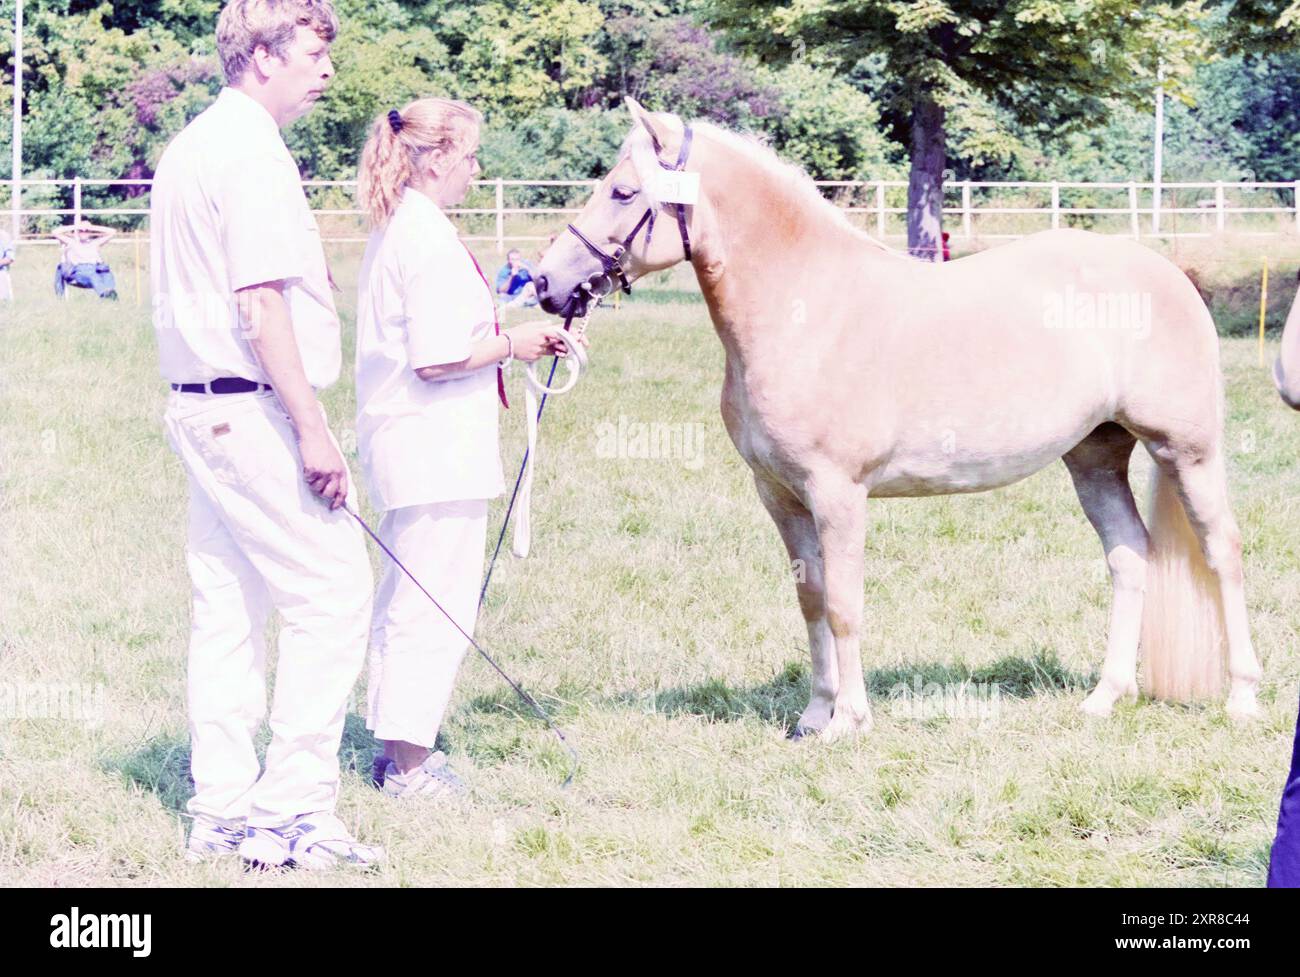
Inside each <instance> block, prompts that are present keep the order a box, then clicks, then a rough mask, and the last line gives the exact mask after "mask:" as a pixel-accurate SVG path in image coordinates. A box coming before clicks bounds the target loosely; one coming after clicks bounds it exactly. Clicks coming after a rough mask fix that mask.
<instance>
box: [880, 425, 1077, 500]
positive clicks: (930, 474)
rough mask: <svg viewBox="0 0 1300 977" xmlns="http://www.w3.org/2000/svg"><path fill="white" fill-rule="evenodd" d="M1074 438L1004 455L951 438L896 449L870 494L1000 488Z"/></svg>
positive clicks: (1054, 455)
mask: <svg viewBox="0 0 1300 977" xmlns="http://www.w3.org/2000/svg"><path fill="white" fill-rule="evenodd" d="M1078 441H1079V438H1078V437H1073V436H1072V437H1070V438H1063V439H1061V440H1060V441H1058V442H1053V443H1049V444H1042V445H1036V446H1035V447H1034V448H1033V449H1022V450H1019V451H1013V452H1010V453H1008V454H1004V455H993V454H989V453H975V452H962V451H960V450H959V449H958V448H957V446H956V445H955V444H948V445H944V444H943V443H941V444H940V445H939V446H938V448H937V450H928V451H923V452H902V453H898V452H896V453H895V454H894V455H893V457H891V458H890V460H889V462H888V463H887V464H886V465H885V466H884V467H883V468H882V469H880V470H879V471H878V472H877V473H876V476H875V477H874V478H873V479H872V483H871V495H872V497H877V498H890V497H894V498H897V497H902V496H924V495H955V494H958V493H962V492H984V491H986V490H988V489H995V488H1001V487H1002V486H1004V485H1010V484H1011V483H1012V482H1018V481H1020V480H1021V479H1022V478H1028V477H1029V476H1030V475H1032V474H1034V472H1036V471H1040V470H1041V469H1043V468H1045V467H1047V466H1048V465H1050V464H1051V463H1052V462H1054V461H1056V460H1057V459H1058V458H1060V457H1061V455H1063V454H1064V453H1065V452H1067V451H1069V450H1070V448H1072V447H1074V445H1075V444H1077V443H1078ZM945 447H947V448H948V450H947V451H945V450H944V448H945Z"/></svg>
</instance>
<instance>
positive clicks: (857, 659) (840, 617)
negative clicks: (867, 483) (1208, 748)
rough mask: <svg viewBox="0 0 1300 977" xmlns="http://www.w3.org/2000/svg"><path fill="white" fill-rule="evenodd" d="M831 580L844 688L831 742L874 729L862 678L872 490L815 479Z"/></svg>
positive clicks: (830, 607) (813, 497) (812, 490)
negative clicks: (868, 526) (865, 577)
mask: <svg viewBox="0 0 1300 977" xmlns="http://www.w3.org/2000/svg"><path fill="white" fill-rule="evenodd" d="M808 496H809V502H810V504H811V508H812V514H813V519H814V520H815V522H816V524H817V538H818V540H819V542H820V543H821V552H822V566H823V572H824V575H825V592H826V621H827V624H828V625H829V626H830V631H831V635H832V637H833V639H834V642H835V662H836V666H837V670H838V671H839V687H838V688H837V690H836V693H835V706H834V709H833V710H832V713H831V721H830V722H829V723H828V724H827V725H826V726H825V727H824V728H823V729H822V735H823V737H824V738H826V739H828V740H832V739H837V738H839V737H841V736H847V735H851V734H854V733H865V732H866V731H867V730H869V729H870V728H871V705H870V703H869V702H868V701H867V685H866V682H865V680H864V679H863V676H862V650H861V641H862V581H863V573H864V570H865V564H866V557H865V553H864V549H865V547H866V541H867V490H866V488H864V487H863V486H862V485H859V484H857V483H855V482H852V481H850V480H848V479H845V478H832V479H828V480H825V481H819V480H817V479H814V480H813V481H812V482H810V483H809V486H808Z"/></svg>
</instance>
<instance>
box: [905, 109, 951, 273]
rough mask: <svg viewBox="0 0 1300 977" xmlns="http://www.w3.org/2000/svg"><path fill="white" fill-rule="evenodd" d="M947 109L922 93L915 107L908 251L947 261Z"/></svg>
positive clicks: (908, 186) (933, 259)
mask: <svg viewBox="0 0 1300 977" xmlns="http://www.w3.org/2000/svg"><path fill="white" fill-rule="evenodd" d="M944 121H945V120H944V110H943V108H942V107H941V106H939V105H936V104H935V103H934V102H933V101H931V100H930V99H928V98H925V97H924V96H922V98H921V99H920V100H919V101H918V102H917V103H916V105H915V107H914V108H913V109H912V171H911V173H910V175H909V178H908V183H907V250H908V251H909V252H910V253H911V254H912V255H914V256H915V257H917V258H921V259H923V260H925V261H942V260H943V240H942V235H943V170H944V164H945V163H947V162H948V154H947V132H946V131H945V129H944Z"/></svg>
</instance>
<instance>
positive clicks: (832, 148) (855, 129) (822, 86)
mask: <svg viewBox="0 0 1300 977" xmlns="http://www.w3.org/2000/svg"><path fill="white" fill-rule="evenodd" d="M760 77H761V78H763V79H764V80H767V81H769V82H770V84H771V85H772V87H773V88H774V89H775V90H776V92H777V93H778V96H779V98H780V100H781V102H782V103H783V105H784V106H785V111H784V112H782V113H781V114H779V115H775V116H773V117H771V118H769V119H766V120H763V121H762V122H761V123H760V127H761V128H762V129H763V130H764V131H766V132H767V133H769V134H770V135H771V137H772V141H773V143H774V144H775V145H777V146H779V147H780V149H781V153H782V155H783V156H784V157H785V158H786V159H788V160H790V161H791V162H795V163H798V164H799V165H801V166H802V167H804V169H806V170H807V171H808V172H809V174H811V175H812V176H813V178H814V179H819V180H850V179H867V178H875V179H881V178H891V179H892V178H896V177H897V176H898V174H899V172H900V169H899V164H900V155H901V153H900V147H898V146H897V145H896V144H893V143H891V142H890V141H889V140H888V139H887V138H886V137H885V136H884V135H883V134H882V133H881V130H880V110H879V108H878V107H877V106H876V103H875V102H874V101H873V100H872V99H871V98H870V97H869V96H867V95H864V94H863V93H862V92H860V91H859V90H857V89H856V88H854V87H853V86H852V85H850V84H849V83H848V82H846V81H843V80H841V79H839V78H837V77H836V76H835V75H834V74H833V73H832V72H831V71H830V70H828V69H825V68H817V67H813V66H812V65H809V64H806V63H796V64H792V65H789V66H787V67H785V68H783V69H780V70H773V69H770V68H768V69H764V70H763V72H762V74H761V75H760Z"/></svg>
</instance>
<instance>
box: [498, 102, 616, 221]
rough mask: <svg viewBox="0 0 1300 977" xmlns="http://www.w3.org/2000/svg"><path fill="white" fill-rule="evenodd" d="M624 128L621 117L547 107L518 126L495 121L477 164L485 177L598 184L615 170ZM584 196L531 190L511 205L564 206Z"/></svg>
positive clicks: (560, 189) (574, 192)
mask: <svg viewBox="0 0 1300 977" xmlns="http://www.w3.org/2000/svg"><path fill="white" fill-rule="evenodd" d="M628 128H629V123H628V117H627V114H626V113H624V112H606V111H602V110H600V109H594V108H593V109H563V108H558V107H552V108H546V109H542V110H541V111H540V112H536V113H534V114H533V115H531V116H529V117H527V118H526V119H523V120H519V121H518V122H517V123H512V122H511V121H510V120H508V119H505V118H497V119H496V120H493V121H489V122H488V124H487V126H486V127H485V129H484V132H483V144H482V148H481V149H480V151H479V161H480V165H481V166H482V167H483V175H484V176H485V177H489V178H493V177H504V178H506V179H514V178H518V177H519V176H521V175H523V174H527V177H528V178H529V179H535V180H586V179H598V178H600V177H603V176H604V175H605V173H607V172H608V171H609V169H610V168H611V167H612V166H613V165H614V162H615V160H616V159H617V158H618V149H619V146H620V145H622V142H623V138H624V137H625V136H626V135H627V132H628ZM587 195H588V191H587V190H582V189H579V188H575V187H554V188H542V187H536V188H525V189H521V190H518V191H515V192H514V193H513V194H512V197H511V199H512V201H514V202H516V203H515V205H516V206H543V205H545V206H564V205H572V204H573V203H575V202H576V201H580V200H582V199H585V198H586V197H587Z"/></svg>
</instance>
